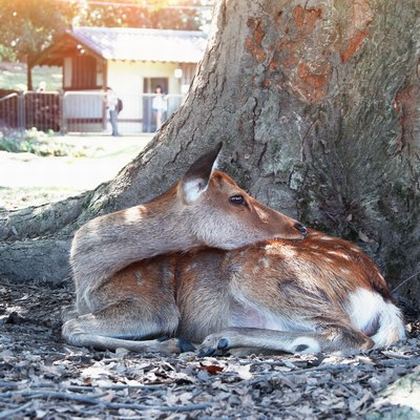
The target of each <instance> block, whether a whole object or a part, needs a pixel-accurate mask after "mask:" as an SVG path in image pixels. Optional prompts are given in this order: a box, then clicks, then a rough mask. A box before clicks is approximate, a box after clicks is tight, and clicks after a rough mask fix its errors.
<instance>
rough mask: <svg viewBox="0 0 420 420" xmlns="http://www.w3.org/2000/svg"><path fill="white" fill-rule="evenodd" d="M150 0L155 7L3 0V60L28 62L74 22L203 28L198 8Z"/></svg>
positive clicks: (193, 0) (124, 0)
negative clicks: (171, 6) (175, 6)
mask: <svg viewBox="0 0 420 420" xmlns="http://www.w3.org/2000/svg"><path fill="white" fill-rule="evenodd" d="M183 2H184V3H185V4H188V5H189V6H191V5H193V6H194V5H197V6H198V5H199V4H200V0H189V1H188V2H187V0H179V2H178V4H182V3H183ZM120 3H121V6H120V5H119V4H120ZM130 3H131V4H132V5H130ZM150 3H151V4H154V7H141V5H142V4H144V3H142V2H140V0H112V1H109V2H103V3H101V2H98V3H97V2H93V3H89V2H80V1H74V0H71V1H70V0H69V1H64V0H62V1H61V0H60V1H59V0H14V1H10V0H0V27H1V28H2V30H1V31H0V59H2V60H9V61H10V60H14V59H17V60H19V61H24V60H26V58H27V57H28V56H29V57H30V56H31V55H33V54H36V53H38V52H39V51H40V50H42V49H43V48H45V47H47V46H48V45H49V44H50V43H51V41H52V40H53V38H54V37H55V36H57V35H58V34H60V33H62V32H63V31H64V30H66V29H70V28H71V26H72V25H79V26H82V25H83V26H109V27H144V28H166V29H184V30H194V29H198V28H199V27H200V24H201V21H200V13H199V11H198V9H195V8H185V9H183V8H176V9H174V8H169V9H168V8H167V6H168V5H170V4H171V3H172V2H171V0H154V1H151V2H150ZM127 4H128V6H127Z"/></svg>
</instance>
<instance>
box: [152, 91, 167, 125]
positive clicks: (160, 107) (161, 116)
mask: <svg viewBox="0 0 420 420" xmlns="http://www.w3.org/2000/svg"><path fill="white" fill-rule="evenodd" d="M152 109H153V113H154V115H155V123H156V130H159V128H160V127H161V125H162V123H163V122H164V121H165V118H166V112H167V110H168V101H167V98H166V96H165V95H164V93H163V92H162V87H161V86H160V85H157V86H156V89H155V96H154V97H153V101H152Z"/></svg>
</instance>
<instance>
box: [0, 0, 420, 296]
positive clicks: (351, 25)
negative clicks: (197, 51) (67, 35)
mask: <svg viewBox="0 0 420 420" xmlns="http://www.w3.org/2000/svg"><path fill="white" fill-rule="evenodd" d="M415 6H416V2H415V1H414V0H413V1H412V0H407V1H404V2H391V1H387V0H357V1H354V2H344V1H333V0H324V1H321V0H314V1H310V2H308V1H285V0H283V1H281V0H279V1H270V0H260V1H258V2H257V1H253V0H225V1H221V2H219V3H218V4H217V6H216V10H215V19H214V29H215V30H214V34H213V36H212V38H211V39H210V41H209V45H208V49H207V53H206V55H205V57H204V59H203V61H202V63H201V64H200V65H199V69H198V73H197V75H196V77H195V79H194V81H193V84H192V87H191V90H190V93H189V95H188V97H187V99H186V101H185V104H184V105H183V107H182V108H181V109H180V110H179V111H178V112H177V113H176V114H175V116H174V117H173V118H172V119H171V120H170V121H169V122H167V123H166V124H165V125H164V127H162V129H161V131H160V132H159V134H157V135H156V136H155V138H154V139H153V141H152V142H151V144H150V145H149V146H148V147H147V148H146V149H145V150H144V152H142V153H141V154H140V155H139V156H138V157H137V158H136V159H135V160H134V161H133V162H131V163H130V164H129V165H127V166H126V167H125V168H124V169H123V170H122V171H121V172H120V173H119V175H118V176H117V177H116V178H115V179H114V180H113V181H111V182H109V183H107V184H103V185H100V186H99V187H98V188H97V189H96V190H95V191H92V192H89V193H85V194H83V195H82V196H80V197H75V198H70V199H68V200H66V201H65V202H59V203H55V204H48V205H44V206H40V207H37V208H30V209H25V210H19V211H15V212H10V213H6V214H3V219H2V220H0V239H1V240H3V242H2V244H1V246H0V255H1V261H2V264H1V266H0V275H4V276H8V277H11V278H16V280H19V281H23V280H31V279H45V280H48V281H55V282H59V281H61V280H63V279H65V278H67V276H68V262H67V260H68V258H67V253H68V249H69V245H70V241H71V237H72V233H73V232H74V230H75V229H76V228H77V227H78V226H80V225H81V224H83V223H84V222H86V221H87V220H89V219H90V218H92V217H94V216H97V215H100V214H104V213H108V212H111V211H114V210H117V209H121V208H125V207H129V206H132V205H135V204H138V203H141V202H144V201H147V200H149V199H151V198H153V197H154V196H156V195H158V194H160V193H162V192H163V191H165V190H166V189H168V187H169V186H170V185H171V184H172V183H173V182H174V181H175V180H177V179H178V178H179V177H180V176H181V174H182V173H183V171H184V169H185V168H186V167H187V166H188V164H189V163H191V162H192V161H193V160H194V159H195V158H196V157H197V156H198V155H199V154H200V153H202V152H203V151H205V150H207V149H209V148H210V147H211V146H212V145H213V144H215V143H216V142H218V141H220V140H223V141H224V142H225V148H224V151H223V159H222V162H221V167H222V169H224V170H226V171H227V172H229V173H230V174H231V175H232V176H233V177H234V178H235V179H236V180H237V181H238V182H239V184H240V185H241V186H243V187H244V188H246V189H248V190H249V191H250V192H251V194H253V195H254V196H255V197H257V198H258V199H260V200H261V201H263V202H265V203H267V204H269V205H271V206H272V207H274V208H276V209H278V210H280V211H283V212H285V213H287V214H289V215H291V216H293V217H296V218H298V219H300V220H301V221H303V222H305V223H307V224H308V225H310V226H313V227H315V228H317V229H321V230H323V231H326V232H329V233H331V234H336V235H339V236H343V237H345V238H348V239H350V240H352V241H358V242H359V243H360V244H361V245H362V246H363V247H364V248H365V250H366V251H367V252H368V253H369V254H370V255H372V256H373V257H374V258H375V260H376V261H377V262H378V264H379V265H380V266H381V267H382V268H383V271H384V273H385V275H386V276H387V277H388V280H389V281H390V283H391V284H392V285H394V286H395V285H398V284H399V283H400V282H401V281H403V280H404V279H405V278H407V277H409V276H413V275H415V273H418V272H419V270H420V266H419V258H418V243H419V234H420V226H419V223H418V207H417V205H418V198H419V194H418V186H419V185H418V183H419V166H418V153H419V143H418V138H419V137H418V129H419V127H418V119H417V120H416V111H417V110H416V95H417V94H418V84H417V74H416V66H417V58H416V42H417V41H418V39H416V34H418V30H417V29H418V28H416V19H415V16H416V10H415ZM416 123H417V125H416ZM162 168H164V170H162ZM399 291H400V292H403V293H404V295H405V296H407V297H410V298H411V299H412V300H416V299H417V302H419V301H420V287H419V282H418V277H417V278H415V277H413V278H412V280H411V281H408V282H407V283H406V284H405V285H404V286H402V287H401V288H400V289H399Z"/></svg>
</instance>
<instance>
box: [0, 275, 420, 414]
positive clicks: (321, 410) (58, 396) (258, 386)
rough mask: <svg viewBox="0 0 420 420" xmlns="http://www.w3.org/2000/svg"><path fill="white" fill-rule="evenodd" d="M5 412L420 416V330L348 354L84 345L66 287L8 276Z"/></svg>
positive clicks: (1, 356)
mask: <svg viewBox="0 0 420 420" xmlns="http://www.w3.org/2000/svg"><path fill="white" fill-rule="evenodd" d="M0 297H1V300H0V302H1V303H0V330H1V338H0V410H2V411H1V412H0V418H5V419H13V418H17V419H20V418H47V419H64V418H66V419H67V418H100V419H103V418H120V419H129V418H130V419H134V418H151V417H152V418H180V419H181V418H195V417H199V418H224V419H225V418H258V419H265V418H285V419H312V418H317V419H318V418H321V419H322V418H338V419H344V418H369V419H379V418H389V419H397V418H401V419H415V418H420V408H419V404H420V403H419V402H420V387H419V377H420V368H419V362H420V340H419V337H420V334H419V325H418V322H417V323H416V322H411V323H410V324H409V328H410V329H411V333H410V337H409V339H408V340H407V341H406V342H404V343H401V344H399V345H396V346H394V347H392V348H390V349H387V350H383V351H373V352H370V353H369V354H364V355H354V356H347V357H346V356H340V355H319V356H300V357H296V356H291V355H283V356H275V357H258V356H254V357H250V358H236V357H219V358H212V357H207V358H199V357H197V356H196V355H195V354H194V353H184V354H182V355H180V356H160V355H139V354H133V353H127V352H126V351H124V350H121V351H117V352H116V353H111V352H101V351H95V350H91V349H80V348H74V347H71V346H68V345H66V344H65V343H64V342H63V341H62V339H61V336H60V326H61V321H60V314H61V310H62V307H63V306H66V305H68V304H69V303H70V302H71V299H72V291H71V289H70V288H69V287H68V286H65V285H64V286H59V287H56V288H52V287H51V286H48V285H45V284H31V285H28V284H25V285H22V284H21V285H16V284H13V283H11V282H9V281H7V280H6V279H1V280H0Z"/></svg>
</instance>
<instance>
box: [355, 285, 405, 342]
mask: <svg viewBox="0 0 420 420" xmlns="http://www.w3.org/2000/svg"><path fill="white" fill-rule="evenodd" d="M347 313H348V314H349V316H350V319H351V321H352V323H353V325H354V326H355V327H356V328H358V329H359V330H361V331H363V332H368V331H369V330H371V329H372V327H373V326H374V325H375V324H379V328H378V329H377V331H375V332H374V334H373V335H372V336H371V339H372V340H373V341H374V342H375V347H376V348H377V347H386V346H389V345H391V344H393V343H395V342H396V341H398V340H401V339H403V338H404V337H405V329H404V324H403V321H402V315H401V311H400V310H399V309H398V308H397V307H396V306H395V305H394V304H392V303H391V302H385V300H384V299H383V297H382V296H381V295H380V294H379V293H377V292H374V291H371V290H368V289H364V288H360V289H358V290H356V291H355V292H353V293H352V294H350V297H349V300H348V305H347Z"/></svg>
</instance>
